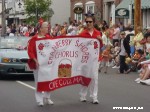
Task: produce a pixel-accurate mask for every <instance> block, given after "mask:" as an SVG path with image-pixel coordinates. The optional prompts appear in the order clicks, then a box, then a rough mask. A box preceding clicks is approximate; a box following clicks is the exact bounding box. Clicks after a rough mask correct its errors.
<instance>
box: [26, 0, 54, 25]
mask: <svg viewBox="0 0 150 112" xmlns="http://www.w3.org/2000/svg"><path fill="white" fill-rule="evenodd" d="M50 5H51V0H25V11H26V14H27V18H28V19H27V22H28V23H31V24H32V23H35V22H37V21H38V19H39V17H42V18H44V19H46V20H49V18H50V16H52V15H50V14H51V13H53V10H51V9H50ZM50 11H52V12H50Z"/></svg>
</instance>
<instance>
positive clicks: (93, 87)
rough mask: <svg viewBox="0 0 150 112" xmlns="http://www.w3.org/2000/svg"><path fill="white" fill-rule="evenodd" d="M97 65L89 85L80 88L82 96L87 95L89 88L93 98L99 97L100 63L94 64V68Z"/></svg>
mask: <svg viewBox="0 0 150 112" xmlns="http://www.w3.org/2000/svg"><path fill="white" fill-rule="evenodd" d="M94 67H96V71H94V74H93V77H92V79H91V82H90V84H89V86H88V87H86V86H81V90H80V96H81V97H82V96H83V97H86V95H87V92H88V90H89V92H90V97H91V98H93V99H97V94H98V68H99V64H98V65H95V66H93V68H94Z"/></svg>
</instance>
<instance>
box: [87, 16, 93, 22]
mask: <svg viewBox="0 0 150 112" xmlns="http://www.w3.org/2000/svg"><path fill="white" fill-rule="evenodd" d="M87 18H92V20H93V23H95V17H94V16H86V18H85V21H86V19H87Z"/></svg>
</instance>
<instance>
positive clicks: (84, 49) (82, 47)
mask: <svg viewBox="0 0 150 112" xmlns="http://www.w3.org/2000/svg"><path fill="white" fill-rule="evenodd" d="M75 46H77V47H79V48H80V50H81V51H82V52H83V55H82V60H81V62H82V63H87V61H88V59H89V52H88V47H87V46H86V45H84V44H83V43H79V40H77V41H76V45H75Z"/></svg>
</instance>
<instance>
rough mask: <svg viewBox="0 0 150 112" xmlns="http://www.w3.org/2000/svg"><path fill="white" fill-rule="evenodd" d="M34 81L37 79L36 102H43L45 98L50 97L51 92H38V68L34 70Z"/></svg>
mask: <svg viewBox="0 0 150 112" xmlns="http://www.w3.org/2000/svg"><path fill="white" fill-rule="evenodd" d="M33 74H34V81H35V99H36V102H43V98H50V92H38V91H37V83H38V70H34V71H33Z"/></svg>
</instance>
